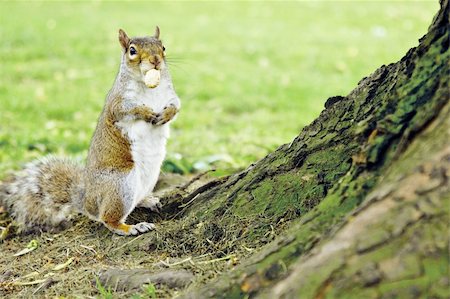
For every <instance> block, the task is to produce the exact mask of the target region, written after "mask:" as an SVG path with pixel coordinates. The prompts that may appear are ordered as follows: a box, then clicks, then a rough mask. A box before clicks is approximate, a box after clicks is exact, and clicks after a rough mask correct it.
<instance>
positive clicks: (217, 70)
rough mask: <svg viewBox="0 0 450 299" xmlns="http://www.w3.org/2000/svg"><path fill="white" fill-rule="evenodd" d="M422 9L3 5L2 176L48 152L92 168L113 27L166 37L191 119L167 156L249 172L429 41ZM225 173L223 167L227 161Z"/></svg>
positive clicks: (113, 50)
mask: <svg viewBox="0 0 450 299" xmlns="http://www.w3.org/2000/svg"><path fill="white" fill-rule="evenodd" d="M437 10H438V1H432V2H430V1H427V2H409V1H407V2H406V1H405V2H394V1H383V2H360V1H355V2H325V1H324V2H269V3H267V2H233V3H223V2H151V3H149V2H97V1H94V2H62V3H57V2H43V3H31V2H24V3H16V2H2V3H1V4H0V38H1V43H0V76H1V77H0V78H1V79H0V177H1V176H3V175H4V173H5V172H6V171H7V170H9V169H14V168H17V167H19V166H20V165H21V164H22V163H23V162H25V161H29V160H31V159H33V158H35V157H39V156H42V155H44V154H46V153H58V154H62V155H70V156H74V157H77V158H79V159H84V158H85V156H86V153H87V148H88V146H89V141H90V137H91V134H92V132H93V129H94V126H95V123H96V119H97V117H98V114H99V113H100V110H101V108H102V105H103V101H104V98H105V95H106V93H107V92H108V90H109V89H110V87H111V85H112V82H113V80H114V77H115V74H116V72H117V69H118V64H119V60H120V55H121V54H120V46H119V43H118V41H117V30H118V28H123V29H125V30H126V31H127V32H128V34H129V35H145V34H151V33H153V30H154V26H155V25H159V26H160V27H161V37H162V39H163V41H164V42H165V46H166V48H167V54H168V57H169V59H171V61H172V62H171V72H172V76H173V79H174V85H175V88H176V89H177V91H178V93H179V96H180V98H181V99H182V105H183V107H182V111H181V113H180V115H179V118H178V119H177V121H176V122H175V123H174V124H173V130H172V138H171V140H170V142H169V146H168V147H169V148H168V152H169V154H168V157H169V159H171V160H176V159H179V158H180V157H182V159H183V163H185V164H187V165H197V166H198V167H200V166H201V165H205V164H210V163H212V162H211V161H214V160H219V166H220V167H245V166H246V165H248V164H249V163H251V162H253V161H255V160H257V159H259V158H262V157H263V156H264V155H265V154H267V153H268V152H269V151H271V150H273V149H275V148H276V147H277V146H279V145H280V144H282V143H286V142H290V141H291V140H292V139H293V138H294V137H295V136H296V135H297V134H298V132H299V131H300V130H301V128H302V127H303V126H305V125H307V124H308V123H309V122H310V121H311V120H313V119H314V118H315V117H316V116H317V115H318V114H319V113H320V111H321V110H322V107H323V103H324V101H325V100H326V98H327V97H329V96H333V95H346V94H347V93H348V92H349V91H350V90H351V89H352V88H354V87H355V86H356V84H357V82H358V81H359V80H360V79H361V78H362V77H363V76H366V75H368V74H370V73H371V72H373V71H374V70H375V69H376V68H377V67H379V66H380V65H382V64H387V63H390V62H394V61H396V60H398V59H399V58H401V57H402V56H403V55H404V53H406V51H407V50H408V49H409V48H410V47H413V46H415V45H417V39H418V38H420V37H421V36H422V35H423V34H425V32H426V31H427V27H428V25H429V24H430V23H431V20H432V17H433V15H434V14H435V13H436V12H437ZM220 161H222V162H220Z"/></svg>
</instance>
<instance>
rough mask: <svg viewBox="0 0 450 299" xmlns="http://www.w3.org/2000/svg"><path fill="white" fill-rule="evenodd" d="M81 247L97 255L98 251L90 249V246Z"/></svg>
mask: <svg viewBox="0 0 450 299" xmlns="http://www.w3.org/2000/svg"><path fill="white" fill-rule="evenodd" d="M80 247H83V248H85V249H87V250H90V251H92V252H93V253H95V254H97V251H95V249H94V248H92V247H90V246H86V245H83V244H80Z"/></svg>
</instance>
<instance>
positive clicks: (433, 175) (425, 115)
mask: <svg viewBox="0 0 450 299" xmlns="http://www.w3.org/2000/svg"><path fill="white" fill-rule="evenodd" d="M448 42H449V36H448V0H445V1H442V2H441V9H440V11H439V13H438V14H437V15H436V17H435V19H434V21H433V24H432V25H431V26H430V28H429V31H428V33H427V34H426V35H425V36H424V37H423V38H422V39H421V40H420V44H419V46H418V47H416V48H413V49H411V50H410V51H409V52H408V53H407V54H406V55H405V57H403V58H402V59H401V60H400V61H399V62H397V63H393V64H390V65H387V66H382V67H380V68H379V69H378V70H376V71H375V72H374V73H373V74H372V75H370V76H369V77H367V78H364V79H362V80H361V81H360V82H359V84H358V86H357V87H356V88H355V89H354V90H353V91H352V92H351V93H350V94H349V95H347V96H345V97H344V96H336V97H332V98H330V99H328V100H327V101H326V104H325V110H324V111H323V112H322V113H321V114H320V116H319V117H318V118H317V119H316V120H315V121H314V122H313V123H312V124H311V125H309V126H307V127H305V128H304V129H303V130H302V132H301V133H300V135H299V136H297V137H296V138H295V139H294V140H293V141H292V142H291V143H290V144H286V145H283V146H281V147H280V148H279V149H277V150H276V151H275V152H273V153H272V154H269V155H268V156H267V157H265V158H264V159H262V160H261V161H259V162H257V163H255V164H254V165H252V166H250V167H249V168H248V169H246V170H245V171H243V172H241V173H238V174H235V175H232V176H230V177H227V178H223V179H220V180H217V181H212V182H210V183H208V184H207V185H205V186H203V187H202V188H200V189H198V190H197V191H195V192H194V193H190V194H189V193H186V192H184V191H182V190H179V191H178V192H174V193H172V194H171V196H170V197H169V198H168V199H166V201H167V202H166V210H165V213H166V215H167V216H168V215H172V216H171V217H173V215H176V216H175V219H173V218H172V219H171V220H170V221H171V222H170V223H171V224H170V225H169V224H168V225H167V230H166V231H165V232H163V233H161V234H159V235H157V236H155V237H154V238H153V239H152V241H151V246H152V248H153V249H159V250H166V251H168V253H169V254H171V255H175V256H181V255H186V254H187V255H189V254H202V253H211V252H214V253H215V254H216V255H217V257H219V258H220V257H223V256H226V255H230V254H235V253H237V252H240V253H241V256H245V257H246V258H245V259H244V261H243V262H242V263H241V264H240V265H239V266H237V267H236V268H234V269H233V270H231V271H229V272H226V273H224V274H221V275H220V277H219V278H218V279H217V280H215V281H212V282H211V281H210V282H208V283H207V284H206V285H199V284H198V283H197V284H194V285H192V286H191V287H190V288H189V289H188V290H187V292H186V293H185V296H186V297H192V298H199V297H215V298H217V297H222V298H238V297H245V296H248V295H250V296H262V297H267V298H274V297H302V298H325V297H330V298H331V297H344V296H345V297H346V298H349V297H355V298H361V297H362V296H369V297H392V296H394V297H396V296H397V297H404V296H406V297H420V296H426V295H428V296H434V297H448V296H449V294H448V287H449V286H448V284H449V280H448V274H449V273H448V267H447V265H448V262H449V261H448V255H447V253H448V250H449V248H448V244H449V242H448V219H449V211H448V204H449V199H450V191H449V187H448V176H449V173H450V162H449V159H450V150H449V140H450V139H449V137H450V136H449V128H450V126H449V119H450V112H449V101H448V99H449V89H448V83H447V81H448V73H449V64H448V63H449V51H448ZM168 217H169V216H168ZM167 223H169V221H168V222H167ZM174 223H176V224H175V225H174ZM181 239H182V240H183V241H182V242H178V241H179V240H181ZM256 249H257V250H256ZM245 252H247V253H245ZM255 252H256V253H255Z"/></svg>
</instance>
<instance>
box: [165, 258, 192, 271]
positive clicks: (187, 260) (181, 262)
mask: <svg viewBox="0 0 450 299" xmlns="http://www.w3.org/2000/svg"><path fill="white" fill-rule="evenodd" d="M191 261H192V257H188V258H187V259H184V260H182V261H179V262H176V263H173V264H169V263H166V262H165V261H163V260H161V261H159V262H160V263H161V264H163V265H164V266H166V267H168V268H170V267H173V266H177V265H181V264H184V263H186V262H191Z"/></svg>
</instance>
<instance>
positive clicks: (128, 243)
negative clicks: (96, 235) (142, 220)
mask: <svg viewBox="0 0 450 299" xmlns="http://www.w3.org/2000/svg"><path fill="white" fill-rule="evenodd" d="M142 236H144V235H139V236H137V237H136V238H134V239H133V240H131V241H128V242H127V243H125V244H123V245H121V246H119V247H117V248H115V249H113V250H111V252H116V251H117V250H119V249H122V248H124V247H125V246H127V245H130V244H131V243H133V242H134V241H136V240H137V239H139V238H140V237H142Z"/></svg>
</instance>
